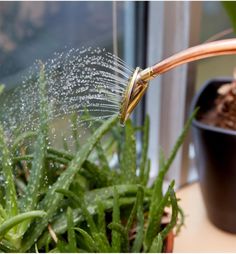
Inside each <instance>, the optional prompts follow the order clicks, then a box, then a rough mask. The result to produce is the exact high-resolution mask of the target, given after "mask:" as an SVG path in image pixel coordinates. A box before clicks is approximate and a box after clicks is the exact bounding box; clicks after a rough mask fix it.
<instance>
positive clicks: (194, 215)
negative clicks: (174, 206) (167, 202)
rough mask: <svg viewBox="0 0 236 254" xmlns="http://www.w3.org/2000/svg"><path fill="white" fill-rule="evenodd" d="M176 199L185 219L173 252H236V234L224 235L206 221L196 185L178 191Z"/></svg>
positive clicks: (197, 185)
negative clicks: (178, 199)
mask: <svg viewBox="0 0 236 254" xmlns="http://www.w3.org/2000/svg"><path fill="white" fill-rule="evenodd" d="M177 197H178V198H180V199H181V201H180V203H179V204H180V205H181V207H182V208H183V210H184V212H185V215H186V219H185V227H183V228H182V230H181V232H180V234H179V235H178V236H177V237H176V238H175V242H174V252H236V234H235V235H234V234H230V233H226V232H224V231H222V230H220V229H218V228H216V227H215V226H214V225H213V224H211V222H210V221H209V220H208V218H207V216H206V211H205V207H204V204H203V200H202V196H201V192H200V188H199V184H198V183H194V184H191V185H188V186H186V187H184V188H182V189H180V190H179V191H178V192H177ZM235 216H236V215H235Z"/></svg>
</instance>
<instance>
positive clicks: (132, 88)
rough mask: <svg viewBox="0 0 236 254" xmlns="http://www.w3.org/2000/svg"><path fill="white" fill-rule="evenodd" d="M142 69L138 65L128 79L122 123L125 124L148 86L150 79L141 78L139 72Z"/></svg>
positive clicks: (121, 117) (121, 108)
mask: <svg viewBox="0 0 236 254" xmlns="http://www.w3.org/2000/svg"><path fill="white" fill-rule="evenodd" d="M140 72H141V69H140V68H139V67H137V68H136V69H135V71H134V73H133V75H132V76H131V77H130V79H129V81H128V87H127V89H126V91H125V93H124V96H123V99H122V102H121V107H120V123H121V124H122V125H124V123H125V122H126V120H127V119H128V118H129V116H130V114H131V112H132V111H133V110H134V108H135V107H136V105H137V104H138V103H139V101H140V100H141V98H142V97H143V95H144V93H145V92H146V90H147V88H148V81H146V80H144V79H141V78H140V76H139V73H140Z"/></svg>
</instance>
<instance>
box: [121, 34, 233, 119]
mask: <svg viewBox="0 0 236 254" xmlns="http://www.w3.org/2000/svg"><path fill="white" fill-rule="evenodd" d="M232 54H236V39H227V40H220V41H214V42H209V43H204V44H201V45H198V46H195V47H192V48H188V49H186V50H183V51H181V52H179V53H177V54H175V55H173V56H171V57H169V58H166V59H164V60H163V61H161V62H159V63H157V64H155V65H153V66H151V67H148V68H146V69H144V70H141V69H140V68H139V67H137V68H136V69H135V71H134V73H133V75H132V76H131V77H130V78H129V81H128V84H127V89H126V92H125V93H124V96H123V100H122V102H121V107H120V123H121V124H124V123H125V121H126V120H127V119H128V117H129V116H130V114H131V113H132V111H133V110H134V108H135V107H136V106H137V104H138V103H139V101H140V100H141V98H142V97H143V95H144V94H145V92H146V90H147V88H148V83H149V81H150V80H151V79H153V78H155V77H157V76H159V75H160V74H163V73H165V72H167V71H169V70H171V69H173V68H175V67H177V66H179V65H181V64H185V63H189V62H193V61H196V60H200V59H204V58H207V57H213V56H220V55H232Z"/></svg>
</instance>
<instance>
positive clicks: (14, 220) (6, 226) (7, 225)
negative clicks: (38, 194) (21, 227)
mask: <svg viewBox="0 0 236 254" xmlns="http://www.w3.org/2000/svg"><path fill="white" fill-rule="evenodd" d="M45 215H46V213H45V212H44V211H30V212H26V213H21V214H18V215H16V216H14V217H11V218H10V219H8V220H6V221H5V222H3V223H2V224H1V226H0V237H1V238H2V237H3V236H4V235H5V234H6V233H7V232H8V231H9V230H10V229H11V228H13V227H15V226H16V225H18V224H20V223H22V222H23V221H25V220H31V219H33V218H36V217H43V216H45Z"/></svg>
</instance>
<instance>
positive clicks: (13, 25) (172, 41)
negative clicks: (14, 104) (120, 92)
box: [0, 1, 236, 186]
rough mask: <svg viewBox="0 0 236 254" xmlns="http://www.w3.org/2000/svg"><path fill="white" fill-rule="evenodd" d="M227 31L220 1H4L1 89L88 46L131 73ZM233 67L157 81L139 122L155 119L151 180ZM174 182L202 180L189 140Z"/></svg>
mask: <svg viewBox="0 0 236 254" xmlns="http://www.w3.org/2000/svg"><path fill="white" fill-rule="evenodd" d="M229 28H231V24H230V21H229V18H228V16H227V15H226V12H225V10H224V9H223V6H222V5H221V2H214V1H213V2H204V1H201V2H182V1H181V2H178V1H177V2H148V1H145V2H142V1H140V2H122V1H119V2H112V1H110V2H107V1H106V2H105V1H104V2H103V1H100V2H93V1H89V2H83V1H79V2H28V1H24V2H0V66H1V68H0V83H4V84H5V85H6V89H8V90H10V89H12V88H14V87H16V86H17V85H18V84H20V80H21V78H22V77H23V76H24V75H25V73H27V70H28V69H29V68H30V66H32V64H33V63H34V62H35V60H36V59H41V60H43V61H44V60H47V59H48V58H50V57H52V56H53V53H54V52H63V51H68V50H69V49H70V48H79V47H82V46H86V47H87V46H99V47H101V48H106V49H107V50H109V51H111V52H113V53H115V54H116V55H118V56H119V57H121V58H122V59H124V61H125V62H127V63H128V64H129V65H130V66H132V67H136V66H140V67H141V68H143V67H146V66H149V65H152V64H154V63H156V62H158V61H160V60H162V59H164V58H165V57H168V56H170V55H172V54H174V53H176V52H178V51H180V50H183V49H185V48H188V47H190V46H194V45H197V44H199V43H202V42H204V41H206V40H207V39H209V38H210V37H212V36H213V35H214V34H217V33H219V32H221V31H224V30H226V29H229ZM233 36H234V34H232V33H231V34H230V35H228V37H233ZM235 66H236V58H235V56H227V57H217V58H211V59H206V60H202V61H199V62H197V63H193V64H189V65H185V66H181V67H178V68H176V69H175V70H173V71H171V72H169V73H167V74H164V75H163V76H161V77H159V78H157V79H155V80H153V81H152V83H151V88H150V89H149V90H148V92H147V94H146V96H145V98H144V99H143V101H142V103H140V105H139V107H138V108H137V109H136V111H135V113H134V115H133V119H134V121H136V122H137V123H138V124H141V123H142V121H143V118H144V115H145V114H146V113H147V114H150V117H151V134H150V135H151V136H150V151H149V155H150V157H151V159H152V171H151V176H154V175H155V174H156V171H157V168H158V153H159V149H160V147H162V148H163V149H164V151H165V153H166V154H168V153H169V152H170V149H171V147H172V146H173V144H174V142H175V140H176V138H177V136H178V134H179V133H180V130H181V129H182V127H183V124H184V122H185V121H186V118H187V117H188V114H189V106H190V102H191V99H192V96H193V94H194V93H195V91H196V90H197V89H199V88H200V87H201V86H202V85H203V84H204V82H205V81H206V80H208V79H210V78H212V77H216V76H232V73H233V69H234V67H235ZM138 138H140V137H138ZM169 177H170V178H173V177H174V178H175V179H176V181H177V184H178V185H179V186H182V185H184V184H186V183H188V182H191V181H194V180H195V179H196V178H197V174H196V170H195V166H194V150H193V147H192V145H191V138H190V137H189V138H188V139H187V140H186V142H185V145H184V146H183V148H182V151H181V152H180V153H179V154H178V156H177V159H176V160H175V163H174V164H173V167H172V169H171V171H170V173H169Z"/></svg>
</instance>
